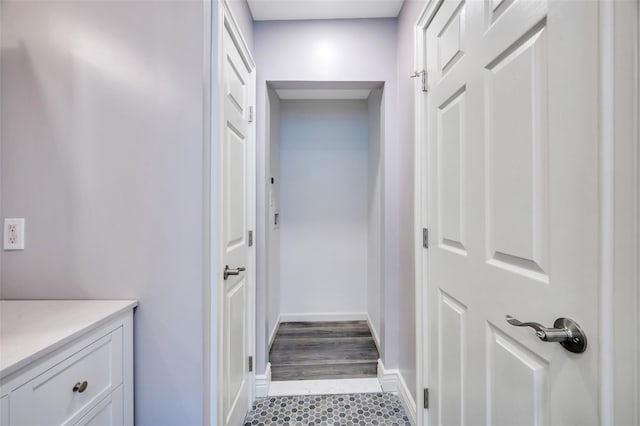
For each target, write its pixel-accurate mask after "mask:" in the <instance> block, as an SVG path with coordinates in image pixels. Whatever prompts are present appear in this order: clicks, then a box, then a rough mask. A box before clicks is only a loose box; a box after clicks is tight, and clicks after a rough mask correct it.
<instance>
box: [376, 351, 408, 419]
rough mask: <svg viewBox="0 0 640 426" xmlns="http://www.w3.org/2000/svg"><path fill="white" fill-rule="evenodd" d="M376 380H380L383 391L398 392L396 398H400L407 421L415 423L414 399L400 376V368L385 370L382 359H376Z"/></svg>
mask: <svg viewBox="0 0 640 426" xmlns="http://www.w3.org/2000/svg"><path fill="white" fill-rule="evenodd" d="M378 380H379V381H380V386H381V387H382V391H383V392H397V393H398V398H400V402H402V406H403V407H404V411H405V412H406V413H407V417H409V421H410V422H411V424H412V425H416V424H417V421H418V420H417V413H416V410H417V407H416V401H415V400H414V399H413V396H412V395H411V392H410V391H409V388H408V387H407V382H405V381H404V377H402V373H400V370H396V369H393V370H387V369H385V368H384V365H383V364H382V360H378Z"/></svg>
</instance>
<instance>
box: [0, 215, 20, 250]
mask: <svg viewBox="0 0 640 426" xmlns="http://www.w3.org/2000/svg"><path fill="white" fill-rule="evenodd" d="M4 249H5V250H24V219H8V218H7V219H5V220H4Z"/></svg>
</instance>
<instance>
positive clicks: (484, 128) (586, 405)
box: [422, 0, 600, 426]
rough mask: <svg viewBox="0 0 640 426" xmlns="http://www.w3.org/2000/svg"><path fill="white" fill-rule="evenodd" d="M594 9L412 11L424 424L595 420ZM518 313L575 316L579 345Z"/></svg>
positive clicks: (478, 4) (522, 6) (490, 0)
mask: <svg viewBox="0 0 640 426" xmlns="http://www.w3.org/2000/svg"><path fill="white" fill-rule="evenodd" d="M597 28H598V4H597V2H593V1H544V0H537V1H530V0H526V1H525V0H486V1H464V0H451V1H450V0H445V1H441V2H434V4H433V6H432V8H431V13H430V15H428V19H425V27H424V29H425V31H424V38H425V39H424V46H425V48H426V49H425V57H426V64H425V65H426V69H427V72H428V85H429V92H427V94H425V95H424V96H425V101H426V106H427V107H426V117H424V118H423V119H424V120H426V129H427V130H426V134H427V140H426V144H427V152H428V155H427V156H425V158H428V160H425V161H426V163H425V164H424V165H423V167H422V169H423V170H425V172H424V174H423V179H424V182H426V183H425V188H426V189H425V191H424V194H423V196H424V197H426V198H425V200H426V202H425V205H428V206H429V207H428V224H429V227H430V230H431V232H430V234H431V247H430V248H429V250H428V265H426V266H425V268H424V270H425V271H427V274H426V275H427V276H428V277H427V282H426V283H425V286H426V293H425V294H426V297H427V306H428V320H427V323H428V326H427V327H426V329H425V333H426V336H425V337H426V338H427V339H428V366H427V370H428V379H427V385H428V387H429V388H430V395H431V401H430V409H429V410H427V412H426V414H425V416H426V418H428V421H429V424H430V425H447V426H452V425H463V424H466V425H474V426H475V425H481V424H486V425H503V426H515V425H517V426H526V425H581V426H583V425H596V424H598V422H599V410H598V407H599V399H598V385H599V368H598V348H599V344H600V343H599V334H598V331H599V330H598V328H599V327H598V322H597V320H598V291H599V287H598V276H599V246H598V226H599V216H598V214H599V213H598V212H599V195H598V188H599V175H598V173H599V163H598V118H599V114H598V108H599V106H598V90H597V88H598V48H597V46H598V31H597ZM507 314H510V315H513V316H514V317H515V318H517V319H519V320H521V321H523V322H524V321H534V322H539V323H542V325H544V326H546V327H553V324H554V321H555V320H556V318H559V317H568V318H571V319H573V320H575V321H576V322H577V323H579V324H580V326H582V328H583V329H584V331H585V332H586V335H587V337H588V346H587V349H586V352H584V353H579V354H578V353H571V352H569V351H567V350H566V349H564V348H563V347H562V346H561V345H560V344H558V343H549V342H543V341H541V340H540V339H539V338H537V337H536V334H535V332H534V330H533V329H530V328H527V327H514V326H511V325H509V324H508V323H507V322H506V320H505V315H507Z"/></svg>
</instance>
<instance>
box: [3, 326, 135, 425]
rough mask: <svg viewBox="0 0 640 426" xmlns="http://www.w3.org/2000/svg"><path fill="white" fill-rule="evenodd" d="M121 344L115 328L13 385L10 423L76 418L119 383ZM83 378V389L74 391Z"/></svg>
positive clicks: (48, 422)
mask: <svg viewBox="0 0 640 426" xmlns="http://www.w3.org/2000/svg"><path fill="white" fill-rule="evenodd" d="M122 344H123V342H122V328H118V329H116V330H114V331H113V332H112V333H110V334H108V335H106V336H104V337H102V338H100V339H98V340H95V341H94V342H93V343H90V344H89V345H88V346H86V347H84V348H83V349H81V350H80V351H78V352H76V353H75V354H73V355H71V356H70V357H69V358H67V359H65V360H64V361H62V362H60V363H59V364H57V365H55V366H54V367H52V368H50V369H49V370H47V371H45V372H44V373H42V374H40V375H39V376H37V377H36V378H34V379H32V380H31V381H29V382H27V383H25V384H24V385H22V386H21V387H19V388H18V389H16V390H15V392H13V393H12V394H11V398H10V411H9V415H10V417H11V424H12V425H30V426H36V425H60V424H63V425H66V424H72V423H74V422H75V421H77V420H78V419H79V418H80V417H81V416H83V415H85V414H86V412H87V411H88V410H90V409H91V408H92V406H94V405H95V404H96V403H97V402H98V401H100V400H102V399H104V398H105V397H106V396H107V395H109V394H110V393H111V392H112V391H113V390H114V389H116V388H117V387H118V386H119V385H120V384H121V383H122V362H123V361H122ZM83 382H86V387H85V388H84V390H82V391H80V390H75V391H74V387H75V385H76V383H78V384H82V383H83ZM81 389H82V387H81Z"/></svg>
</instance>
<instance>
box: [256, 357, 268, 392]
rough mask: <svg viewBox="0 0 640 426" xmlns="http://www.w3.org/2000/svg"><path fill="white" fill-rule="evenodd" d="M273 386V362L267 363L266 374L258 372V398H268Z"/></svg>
mask: <svg viewBox="0 0 640 426" xmlns="http://www.w3.org/2000/svg"><path fill="white" fill-rule="evenodd" d="M270 387H271V363H270V362H268V363H267V368H266V369H265V372H264V374H256V398H266V397H267V396H269V388H270Z"/></svg>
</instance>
